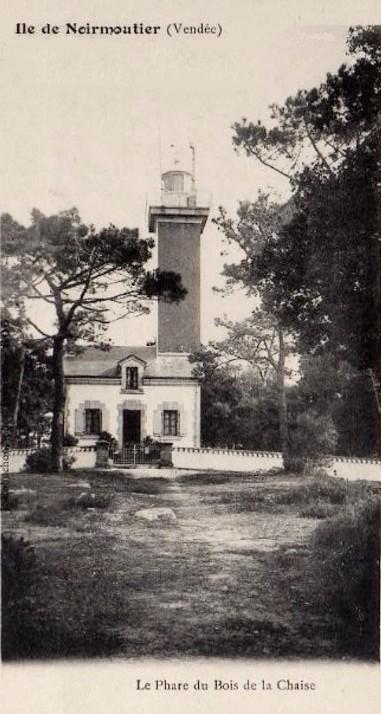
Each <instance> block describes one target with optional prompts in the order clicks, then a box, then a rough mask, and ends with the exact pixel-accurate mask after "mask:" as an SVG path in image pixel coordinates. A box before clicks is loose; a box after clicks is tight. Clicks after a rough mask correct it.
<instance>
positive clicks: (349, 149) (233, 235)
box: [217, 27, 381, 432]
mask: <svg viewBox="0 0 381 714" xmlns="http://www.w3.org/2000/svg"><path fill="white" fill-rule="evenodd" d="M380 39H381V33H380V30H379V28H369V27H368V28H359V27H357V28H351V30H350V33H349V38H348V49H349V54H350V56H351V60H352V63H351V64H350V65H349V66H346V65H343V66H342V67H340V68H339V70H338V72H337V73H336V74H328V75H327V77H326V79H325V81H324V82H322V84H321V85H320V86H319V87H315V88H312V89H310V90H300V91H299V92H297V93H296V95H295V96H294V97H288V98H287V99H286V101H285V103H284V105H283V106H279V105H272V107H271V108H270V109H271V116H270V123H269V126H267V127H266V126H264V125H263V124H262V123H261V122H254V123H253V122H248V121H247V120H246V119H243V120H242V121H241V122H237V123H236V124H234V127H233V130H234V134H233V144H234V146H235V148H236V150H237V151H239V150H243V151H244V152H245V153H246V155H247V156H249V157H252V158H254V160H257V161H259V162H260V163H261V164H264V165H265V166H267V167H268V168H269V169H271V170H273V171H275V172H276V173H277V174H281V175H282V176H283V177H284V179H285V181H287V182H288V183H289V188H290V190H291V196H292V197H291V199H290V200H289V201H288V203H287V204H286V205H285V206H283V207H282V206H277V205H276V204H275V203H274V202H272V201H271V200H270V198H269V196H265V195H263V194H260V195H259V197H258V199H257V200H256V201H255V202H254V203H247V202H246V203H241V204H240V206H239V209H238V212H237V220H236V221H233V220H231V219H230V218H229V217H228V216H227V214H226V212H225V211H224V210H223V209H220V215H219V218H218V219H217V223H218V225H219V227H220V228H221V230H222V231H223V232H224V234H225V236H226V238H227V239H228V240H230V241H235V242H237V243H238V245H240V247H241V248H242V250H243V258H242V260H241V261H240V262H239V263H237V264H234V265H228V266H225V270H224V272H225V275H226V276H227V280H228V282H230V284H234V283H236V282H237V281H239V282H241V284H243V285H244V286H246V288H247V289H248V290H249V291H251V292H256V294H258V295H260V297H261V301H262V307H263V309H264V310H266V311H267V312H268V313H269V314H272V315H274V316H276V317H277V319H278V320H279V322H280V324H281V325H282V327H283V329H285V330H286V331H290V332H292V333H293V334H294V335H295V339H296V346H297V348H298V350H299V352H300V353H310V354H313V355H332V356H333V359H334V361H335V364H336V366H337V365H339V364H341V363H342V362H347V363H348V364H349V365H350V366H351V368H352V369H353V370H354V372H355V374H356V378H358V377H360V376H362V377H363V380H362V384H363V385H365V383H366V384H369V385H371V386H372V390H373V392H372V393H370V391H369V389H368V388H366V389H365V388H364V389H365V391H364V394H365V392H366V394H367V396H370V398H371V399H372V400H373V405H374V406H375V407H376V406H377V404H378V411H379V415H380V418H381V408H380V402H381V399H380V392H379V385H380V382H381V360H380V354H381V341H380V334H381V301H380V243H379V226H378V216H379V210H378V209H379V189H380V168H381V167H380V154H379V145H380V138H381V137H380V127H381V122H380V92H381V43H380ZM377 374H378V379H377ZM367 380H368V381H367ZM360 383H361V380H359V379H358V381H357V384H360ZM368 413H372V414H373V415H375V414H376V413H377V412H376V409H375V408H374V409H368ZM372 431H373V432H376V431H377V428H375V426H374V425H373V427H372Z"/></svg>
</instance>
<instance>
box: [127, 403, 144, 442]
mask: <svg viewBox="0 0 381 714" xmlns="http://www.w3.org/2000/svg"><path fill="white" fill-rule="evenodd" d="M140 439H141V430H140V410H139V409H123V446H124V445H125V444H139V443H140Z"/></svg>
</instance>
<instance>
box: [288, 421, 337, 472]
mask: <svg viewBox="0 0 381 714" xmlns="http://www.w3.org/2000/svg"><path fill="white" fill-rule="evenodd" d="M336 443H337V433H336V429H335V426H334V424H333V421H332V419H331V417H330V416H327V415H318V414H316V412H313V411H306V412H304V413H302V414H300V415H299V416H298V417H297V419H296V424H295V425H294V427H293V429H292V430H291V432H290V442H289V452H288V460H287V463H285V468H286V470H289V471H294V472H295V473H308V472H309V471H315V470H316V469H318V468H319V467H322V466H325V465H328V463H329V456H330V455H331V454H333V453H334V452H335V448H336Z"/></svg>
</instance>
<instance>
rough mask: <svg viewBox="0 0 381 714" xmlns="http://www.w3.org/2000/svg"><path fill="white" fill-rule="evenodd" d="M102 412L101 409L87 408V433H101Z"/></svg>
mask: <svg viewBox="0 0 381 714" xmlns="http://www.w3.org/2000/svg"><path fill="white" fill-rule="evenodd" d="M101 431H102V412H101V410H100V409H85V434H100V433H101Z"/></svg>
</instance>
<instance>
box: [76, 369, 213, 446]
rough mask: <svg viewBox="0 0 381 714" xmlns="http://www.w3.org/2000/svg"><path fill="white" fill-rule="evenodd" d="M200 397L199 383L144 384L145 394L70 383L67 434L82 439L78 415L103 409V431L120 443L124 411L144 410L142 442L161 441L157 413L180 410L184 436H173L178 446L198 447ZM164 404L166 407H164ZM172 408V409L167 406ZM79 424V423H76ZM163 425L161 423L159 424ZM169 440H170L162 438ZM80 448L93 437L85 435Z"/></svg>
mask: <svg viewBox="0 0 381 714" xmlns="http://www.w3.org/2000/svg"><path fill="white" fill-rule="evenodd" d="M199 395H200V387H199V385H198V384H196V383H191V384H184V383H181V382H179V383H177V384H176V383H175V384H173V383H171V382H170V380H168V381H166V382H165V383H160V384H152V385H145V386H144V391H142V392H139V391H138V392H129V393H128V392H123V391H122V390H121V387H120V383H117V384H112V383H111V384H96V383H94V382H93V383H88V384H68V385H67V398H66V431H68V432H69V433H71V434H75V436H77V438H78V437H79V434H78V429H77V428H76V412H77V416H78V412H79V411H80V410H83V408H84V405H85V404H86V403H87V406H88V407H89V408H92V407H93V406H94V408H102V412H103V419H102V429H103V430H105V431H109V432H110V433H111V434H112V435H113V436H115V437H116V438H117V439H118V441H119V443H120V444H121V441H122V412H123V409H141V411H142V416H141V427H142V434H141V437H142V439H144V438H145V436H147V435H148V436H151V437H153V438H155V439H158V440H160V438H161V437H160V435H159V432H160V426H158V424H157V411H158V410H159V409H160V408H163V409H166V408H167V409H171V408H173V409H175V408H177V406H176V405H178V409H179V411H180V412H181V419H180V430H181V435H180V436H175V437H170V441H173V443H175V444H176V445H178V446H192V447H193V446H198V438H199V424H198V414H199ZM163 405H164V406H163ZM165 405H171V406H165ZM77 421H78V420H77ZM160 424H161V422H160ZM162 438H163V439H164V440H166V441H168V439H169V437H162ZM79 439H80V441H79V443H80V444H81V445H85V444H93V443H94V437H91V436H85V435H82V436H80V437H79Z"/></svg>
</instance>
